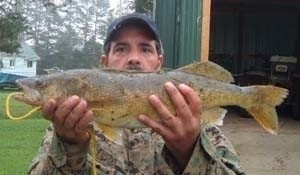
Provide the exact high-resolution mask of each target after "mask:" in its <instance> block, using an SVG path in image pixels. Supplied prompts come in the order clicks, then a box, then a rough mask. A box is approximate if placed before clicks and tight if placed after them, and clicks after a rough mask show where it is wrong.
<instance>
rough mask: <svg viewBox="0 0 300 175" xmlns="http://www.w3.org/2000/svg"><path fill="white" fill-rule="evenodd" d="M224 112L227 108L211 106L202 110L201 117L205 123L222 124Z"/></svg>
mask: <svg viewBox="0 0 300 175" xmlns="http://www.w3.org/2000/svg"><path fill="white" fill-rule="evenodd" d="M226 113H227V110H226V109H224V108H220V107H216V108H211V109H208V110H204V111H203V113H202V119H203V121H204V122H206V123H210V124H214V125H217V126H222V125H223V120H224V117H225V115H226Z"/></svg>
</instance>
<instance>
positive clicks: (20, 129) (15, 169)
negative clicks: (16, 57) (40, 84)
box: [0, 91, 49, 175]
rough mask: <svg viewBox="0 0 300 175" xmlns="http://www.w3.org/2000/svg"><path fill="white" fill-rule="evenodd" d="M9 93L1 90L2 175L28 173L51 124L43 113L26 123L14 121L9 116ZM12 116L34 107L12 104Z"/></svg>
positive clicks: (0, 159)
mask: <svg viewBox="0 0 300 175" xmlns="http://www.w3.org/2000/svg"><path fill="white" fill-rule="evenodd" d="M9 93H11V92H9V91H0V162H1V163H0V175H14V174H18V175H23V174H26V172H27V169H28V166H29V164H30V163H31V160H32V158H33V157H34V156H35V154H36V152H37V150H38V147H39V145H40V143H41V140H42V137H43V134H44V131H45V128H46V127H47V126H48V125H49V122H48V121H46V120H44V119H43V118H41V117H40V114H39V112H36V113H34V114H33V117H29V118H27V119H23V120H11V119H9V118H7V116H6V113H5V98H6V96H7V94H9ZM10 106H11V113H12V114H13V115H15V116H20V115H22V114H25V113H27V112H28V111H29V110H30V109H31V107H30V106H27V105H25V104H22V103H18V102H16V101H12V102H11V105H10Z"/></svg>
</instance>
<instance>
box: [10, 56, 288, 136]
mask: <svg viewBox="0 0 300 175" xmlns="http://www.w3.org/2000/svg"><path fill="white" fill-rule="evenodd" d="M166 82H172V83H174V84H175V85H179V84H181V83H184V84H186V85H188V86H190V87H191V88H193V89H194V90H195V91H197V92H198V95H199V97H200V98H201V101H202V111H203V113H202V122H206V123H212V124H216V125H222V124H223V119H224V116H225V114H226V112H227V110H226V109H225V108H224V107H226V106H239V107H241V108H244V109H245V110H246V111H248V113H250V114H251V115H252V116H253V118H254V119H255V120H256V121H257V122H258V123H259V124H260V125H261V126H262V127H263V128H264V129H265V130H266V131H267V132H269V133H271V134H277V133H278V129H279V128H278V116H277V113H276V108H275V107H276V106H278V105H280V104H281V103H282V102H283V100H284V98H286V96H287V95H288V90H287V89H284V88H281V87H276V86H272V85H253V86H244V87H241V86H238V85H236V84H234V83H233V82H234V78H233V76H232V75H231V73H230V72H229V71H227V70H226V69H224V68H223V67H221V66H219V65H218V64H215V63H213V62H209V61H207V62H195V63H191V64H189V65H186V66H184V67H181V68H178V69H173V70H161V71H155V72H143V71H132V70H128V71H126V70H114V69H73V70H67V71H64V72H59V73H54V74H48V75H40V76H36V77H29V78H23V79H19V80H17V81H16V83H17V85H18V86H19V87H20V88H21V89H22V91H23V92H22V94H15V95H14V98H15V99H16V100H18V101H22V102H24V103H27V104H30V105H34V106H41V105H43V104H44V103H45V102H46V101H47V100H49V99H55V100H57V101H58V102H62V101H63V100H64V99H66V98H67V97H69V96H72V95H77V96H79V97H80V98H82V99H84V100H86V102H87V104H88V107H89V108H90V109H92V111H93V113H94V122H95V123H96V125H97V126H98V127H99V128H101V129H103V131H104V133H106V135H108V137H109V138H110V139H112V140H115V141H117V140H119V138H118V135H119V134H118V129H120V128H130V129H134V128H144V127H146V126H145V125H143V124H142V123H141V122H139V120H138V119H137V118H138V116H139V115H140V114H145V115H148V116H149V117H152V118H153V119H154V120H156V121H160V117H159V115H158V113H157V111H156V110H155V109H154V108H153V107H152V106H151V104H150V103H149V96H150V95H152V94H155V95H157V96H158V97H159V98H160V99H161V100H162V102H163V103H164V104H165V105H166V107H167V108H168V109H169V110H170V112H171V113H173V114H175V109H174V106H173V104H172V102H171V100H170V98H169V96H168V94H167V92H166V91H165V89H164V84H165V83H166Z"/></svg>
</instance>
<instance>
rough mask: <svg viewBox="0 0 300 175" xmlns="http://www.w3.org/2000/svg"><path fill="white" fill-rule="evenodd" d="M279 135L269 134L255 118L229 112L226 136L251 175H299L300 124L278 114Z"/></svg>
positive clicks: (223, 127)
mask: <svg viewBox="0 0 300 175" xmlns="http://www.w3.org/2000/svg"><path fill="white" fill-rule="evenodd" d="M279 124H280V130H279V134H278V135H270V134H268V133H266V132H265V131H264V130H263V129H262V128H261V127H260V126H259V125H258V123H257V122H256V121H254V119H253V118H243V117H240V116H239V115H238V114H237V113H236V112H229V113H228V114H227V116H226V118H225V122H224V126H222V127H221V129H222V131H223V133H224V134H225V135H226V137H227V138H228V139H229V140H230V141H231V142H232V144H233V145H234V147H235V149H236V151H237V153H238V154H239V156H240V159H241V163H242V165H243V167H244V169H245V170H246V173H247V174H248V175H300V121H297V120H294V119H292V118H291V117H289V116H286V115H285V114H280V115H279Z"/></svg>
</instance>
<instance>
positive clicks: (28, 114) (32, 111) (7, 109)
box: [5, 92, 41, 120]
mask: <svg viewBox="0 0 300 175" xmlns="http://www.w3.org/2000/svg"><path fill="white" fill-rule="evenodd" d="M15 94H22V93H20V92H13V93H10V94H9V95H8V96H7V98H6V101H5V109H6V115H7V116H8V117H9V118H10V119H12V120H21V119H24V118H27V117H29V116H30V115H31V114H32V113H34V112H35V111H37V110H39V109H41V107H40V106H38V107H35V108H33V109H32V110H30V111H29V112H28V113H27V114H25V115H22V116H20V117H13V116H12V115H11V113H10V108H9V101H10V99H11V96H13V95H15Z"/></svg>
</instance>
